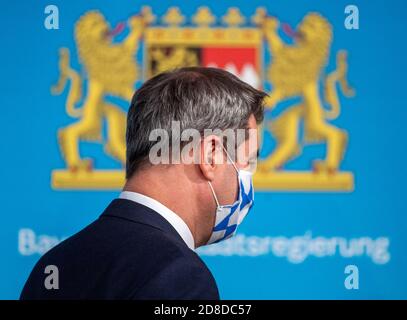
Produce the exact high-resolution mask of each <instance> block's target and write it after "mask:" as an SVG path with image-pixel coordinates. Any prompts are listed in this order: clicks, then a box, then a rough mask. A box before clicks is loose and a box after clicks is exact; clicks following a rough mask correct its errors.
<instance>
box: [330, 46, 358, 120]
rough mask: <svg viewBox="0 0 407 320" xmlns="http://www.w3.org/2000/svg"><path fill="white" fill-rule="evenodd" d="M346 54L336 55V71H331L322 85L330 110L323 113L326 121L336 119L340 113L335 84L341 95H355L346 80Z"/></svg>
mask: <svg viewBox="0 0 407 320" xmlns="http://www.w3.org/2000/svg"><path fill="white" fill-rule="evenodd" d="M346 58H347V54H346V52H345V51H339V52H338V54H337V55H336V70H335V71H332V72H331V73H330V74H329V75H328V76H327V77H326V79H325V83H324V98H325V101H326V102H327V103H328V104H329V106H330V110H326V111H325V117H326V118H327V119H336V118H337V117H338V116H339V114H340V112H341V107H340V103H339V99H338V93H337V90H336V83H337V82H339V86H340V88H341V91H342V93H343V94H344V95H345V96H346V97H352V96H354V95H355V90H354V89H352V88H351V87H350V86H349V84H348V81H347V80H346V76H347V72H348V63H347V59H346Z"/></svg>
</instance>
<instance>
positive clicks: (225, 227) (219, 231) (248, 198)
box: [207, 150, 254, 244]
mask: <svg viewBox="0 0 407 320" xmlns="http://www.w3.org/2000/svg"><path fill="white" fill-rule="evenodd" d="M225 152H226V154H227V156H228V158H229V160H230V161H231V162H232V164H233V167H234V168H235V170H236V172H237V176H238V183H239V197H238V199H237V200H236V202H235V203H234V204H232V205H222V206H221V205H220V204H219V201H218V198H217V197H216V194H215V191H214V190H213V187H212V184H211V183H210V181H208V183H209V186H210V188H211V190H212V194H213V197H214V198H215V202H216V218H215V226H214V228H213V230H212V234H211V237H210V238H209V241H208V242H207V244H211V243H216V242H219V241H222V240H225V239H228V238H230V237H232V236H233V235H235V234H236V231H237V227H238V226H239V224H240V223H241V222H242V221H243V219H244V218H245V217H246V215H247V214H248V212H249V210H250V209H251V208H252V206H253V204H254V189H253V181H252V180H253V179H252V177H253V174H252V172H250V171H246V170H239V169H237V167H236V165H235V164H234V162H233V161H232V160H231V159H230V156H229V154H228V153H227V151H226V150H225Z"/></svg>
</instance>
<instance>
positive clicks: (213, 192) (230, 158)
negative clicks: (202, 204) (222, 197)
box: [208, 145, 239, 207]
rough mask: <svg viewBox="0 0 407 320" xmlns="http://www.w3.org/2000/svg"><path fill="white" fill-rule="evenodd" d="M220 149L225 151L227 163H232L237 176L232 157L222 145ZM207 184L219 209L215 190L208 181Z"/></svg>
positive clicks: (237, 170)
mask: <svg viewBox="0 0 407 320" xmlns="http://www.w3.org/2000/svg"><path fill="white" fill-rule="evenodd" d="M222 148H223V150H224V151H225V153H226V156H227V157H228V159H229V161H230V162H231V163H232V165H233V167H234V168H235V170H236V172H237V173H238V174H239V169H238V168H237V167H236V165H235V163H234V162H233V160H232V157H231V156H230V155H229V153H228V152H227V150H226V148H225V147H224V146H223V145H222ZM208 184H209V187H210V188H211V190H212V194H213V198H214V199H215V202H216V205H217V206H218V207H219V206H220V204H219V201H218V198H217V197H216V193H215V190H214V189H213V187H212V183H211V182H210V181H208Z"/></svg>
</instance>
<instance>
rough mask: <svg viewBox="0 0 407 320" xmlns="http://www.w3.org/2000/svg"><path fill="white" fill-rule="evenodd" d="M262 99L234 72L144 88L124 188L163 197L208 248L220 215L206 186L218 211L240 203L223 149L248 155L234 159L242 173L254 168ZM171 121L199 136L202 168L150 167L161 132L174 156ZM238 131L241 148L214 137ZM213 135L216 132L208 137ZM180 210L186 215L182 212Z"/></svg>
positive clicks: (136, 106)
mask: <svg viewBox="0 0 407 320" xmlns="http://www.w3.org/2000/svg"><path fill="white" fill-rule="evenodd" d="M265 96H266V94H265V93H264V92H262V91H259V90H256V89H254V88H253V87H251V86H250V85H248V84H246V83H245V82H243V81H241V80H239V79H238V78H237V77H235V76H234V75H232V74H231V73H229V72H226V71H223V70H221V69H215V68H202V67H189V68H181V69H176V70H174V71H169V72H165V73H161V74H159V75H157V76H155V77H153V78H151V79H150V80H148V81H146V82H145V83H144V84H143V85H142V87H141V88H140V89H138V90H137V91H136V93H135V94H134V96H133V99H132V102H131V106H130V109H129V112H128V117H127V133H126V142H127V163H126V178H127V180H128V181H127V184H126V187H125V188H128V189H136V190H134V191H137V190H138V191H143V193H146V192H149V193H150V196H152V197H153V198H156V199H157V197H158V198H161V199H157V200H159V201H161V202H163V203H164V204H165V205H167V206H168V207H169V208H170V209H172V210H173V211H174V212H176V213H177V214H179V215H181V216H182V218H184V220H186V221H187V224H188V226H189V227H190V229H192V232H193V234H194V233H195V234H194V238H195V242H196V245H197V246H199V245H202V244H204V243H205V241H207V240H208V238H209V236H210V231H211V228H212V227H213V224H214V214H215V209H216V203H215V202H214V199H213V195H212V193H211V190H210V188H209V186H208V182H210V183H211V185H212V186H213V189H214V191H215V192H216V195H217V198H218V201H219V203H220V204H221V205H224V204H232V203H233V202H234V201H235V200H236V198H237V190H238V183H237V174H236V170H235V168H234V167H233V165H232V164H231V163H230V162H229V163H227V161H226V159H227V157H226V152H225V150H224V148H226V150H227V152H228V153H229V154H232V155H243V157H238V158H237V159H236V158H235V157H233V161H234V162H235V164H236V166H237V167H238V168H239V169H244V168H247V167H248V166H249V164H250V162H253V161H255V159H256V157H257V152H258V150H257V148H258V146H257V133H255V134H253V132H256V131H255V130H256V129H257V125H258V124H259V123H260V122H262V120H263V99H264V97H265ZM174 121H177V122H178V123H179V130H180V132H181V133H182V132H184V131H185V130H188V129H194V130H195V131H196V132H198V133H199V143H198V144H197V148H195V149H193V150H191V152H192V153H195V154H194V155H193V157H194V159H198V160H199V161H195V162H194V163H192V164H191V163H188V164H186V163H184V162H182V161H181V163H178V164H174V163H170V164H158V165H152V164H151V162H150V161H149V160H150V157H149V155H150V152H151V150H152V148H153V147H154V145H155V144H156V143H157V141H154V140H153V141H152V139H151V133H152V132H153V131H154V130H156V129H161V130H164V131H166V132H168V143H169V148H170V150H172V149H173V148H174V146H173V145H172V142H173V139H172V135H174V127H173V123H174ZM238 129H240V130H241V131H242V130H243V131H244V132H245V133H246V134H245V135H244V138H243V139H241V141H240V140H239V137H238V136H237V140H235V141H234V142H235V143H234V144H229V143H228V144H226V143H225V137H224V136H220V135H218V134H216V131H217V130H218V131H221V132H227V131H228V132H230V131H232V132H237V131H239V130H238ZM249 129H253V130H249ZM211 130H212V131H213V132H215V133H214V134H206V133H207V132H208V131H209V132H210V131H211ZM178 134H179V133H178ZM160 142H161V143H162V142H163V141H160ZM228 142H229V141H228ZM185 144H186V142H184V143H182V144H181V148H182V146H183V145H185ZM253 145H254V148H253ZM171 155H172V154H171ZM171 159H173V157H171ZM219 160H222V161H219ZM223 160H225V161H223ZM143 187H144V189H143V190H141V189H142V188H143ZM146 189H147V190H146ZM153 189H154V190H153ZM158 189H159V191H158ZM147 195H149V194H147ZM171 199H175V201H174V200H171ZM165 202H167V203H165ZM183 207H186V208H187V209H188V210H187V211H189V212H185V213H182V212H181V211H185V210H183V209H182V208H183ZM188 220H189V223H188Z"/></svg>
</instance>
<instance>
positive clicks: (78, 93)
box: [51, 48, 82, 118]
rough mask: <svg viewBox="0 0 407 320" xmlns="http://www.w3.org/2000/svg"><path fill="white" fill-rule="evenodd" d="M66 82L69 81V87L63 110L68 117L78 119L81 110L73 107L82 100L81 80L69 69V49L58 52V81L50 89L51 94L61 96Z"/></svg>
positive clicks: (76, 73)
mask: <svg viewBox="0 0 407 320" xmlns="http://www.w3.org/2000/svg"><path fill="white" fill-rule="evenodd" d="M67 80H70V81H71V87H70V89H69V93H68V98H67V100H66V104H65V110H66V113H67V114H68V115H69V116H71V117H73V118H79V117H81V116H82V109H78V108H76V107H75V105H76V104H77V103H78V102H79V100H81V99H82V79H81V77H80V75H79V74H78V72H76V71H75V70H73V69H72V68H71V67H70V61H69V49H67V48H61V49H60V51H59V79H58V82H57V83H56V84H55V85H53V86H52V87H51V93H52V94H61V93H62V91H63V90H64V88H65V86H66V83H67Z"/></svg>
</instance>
